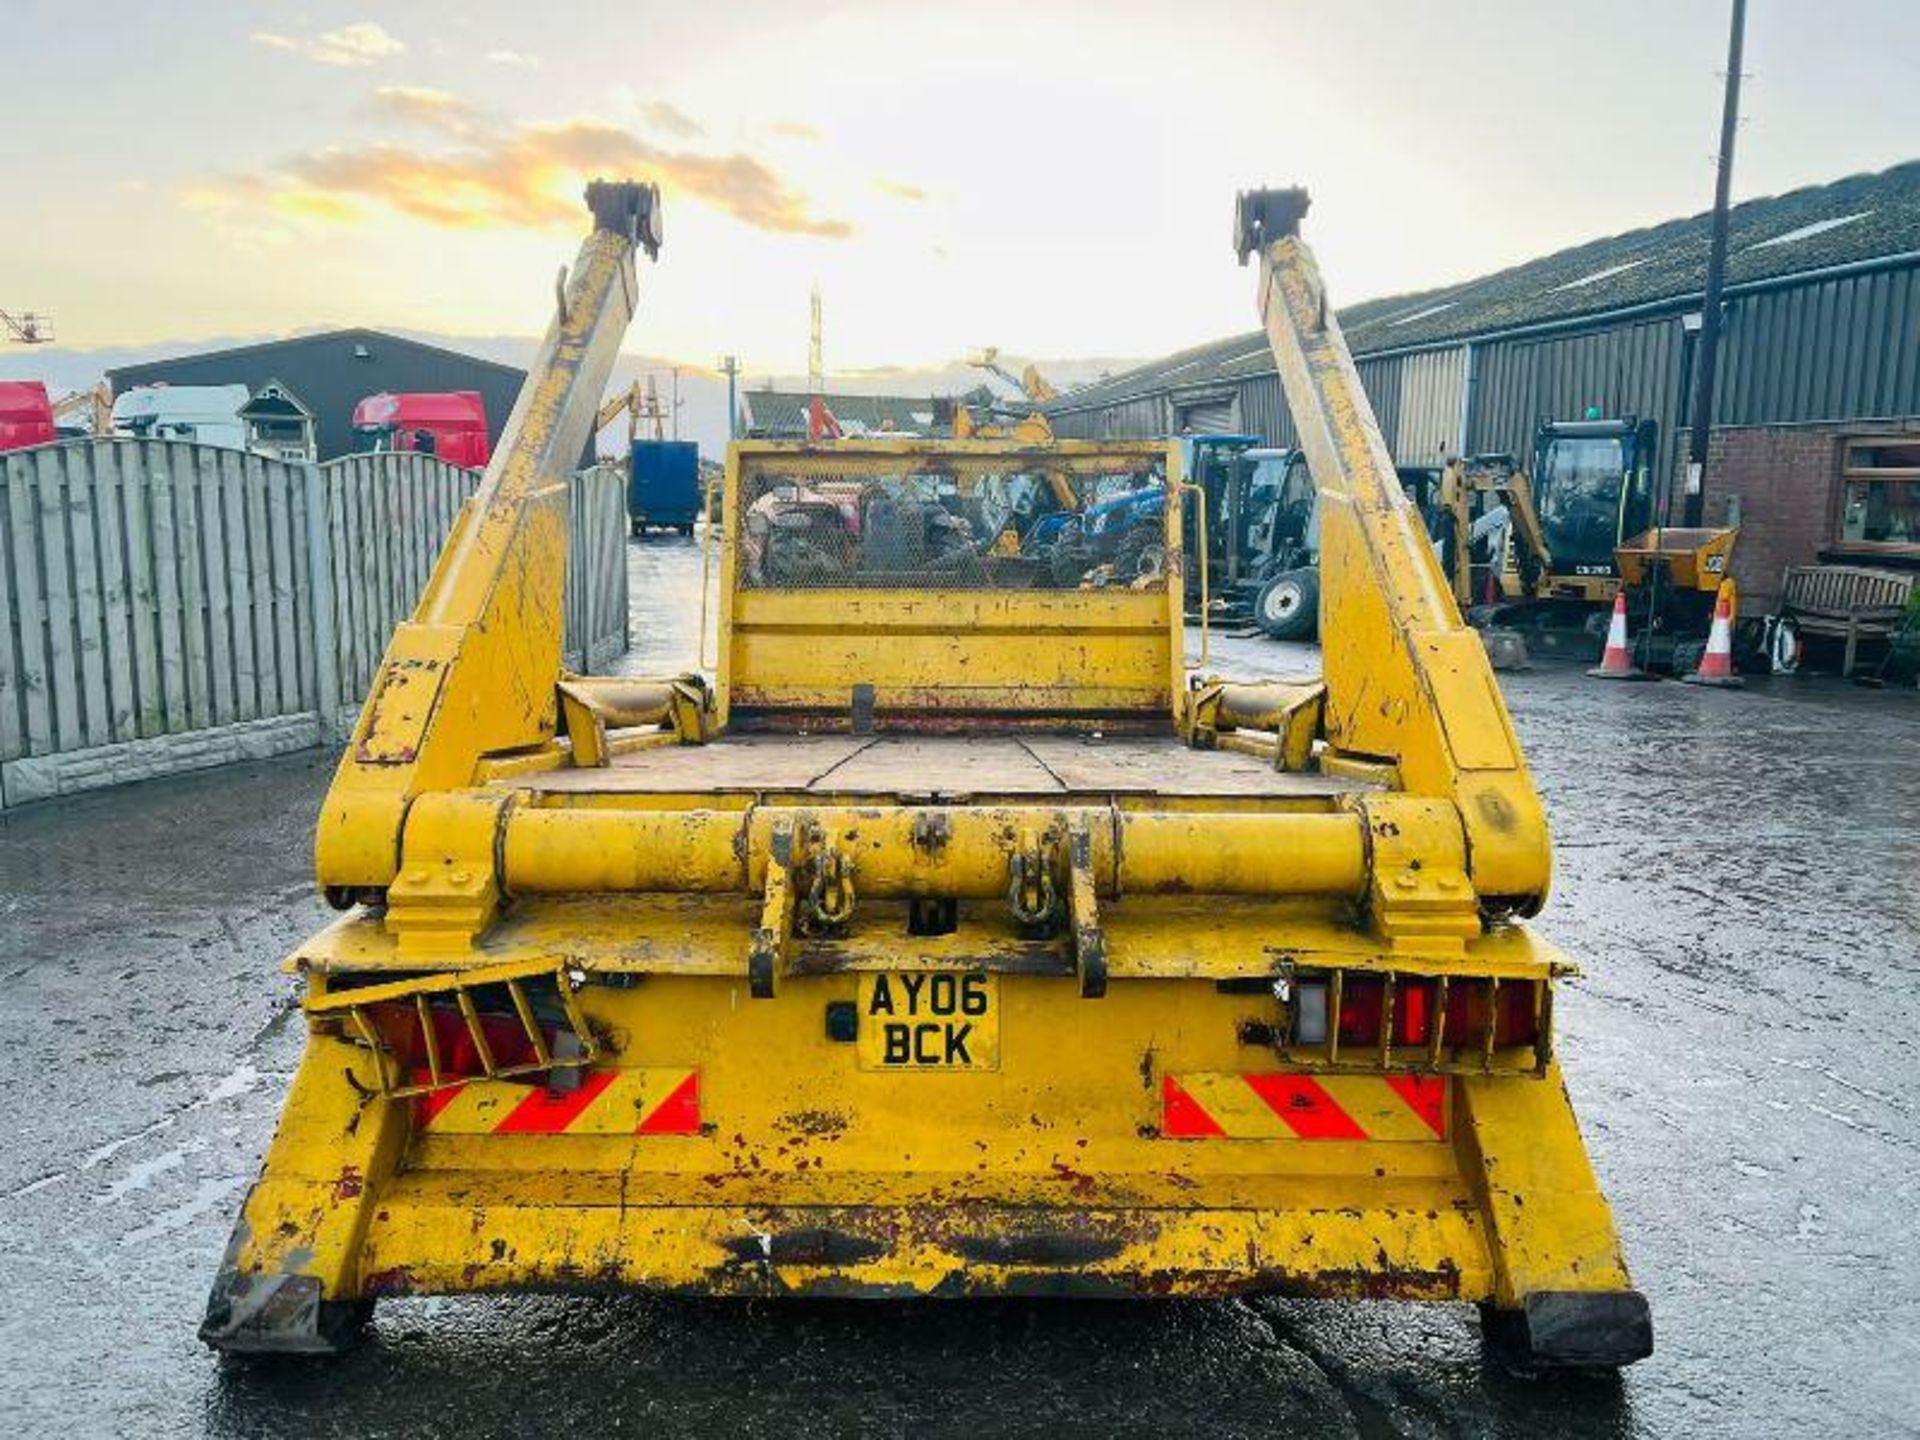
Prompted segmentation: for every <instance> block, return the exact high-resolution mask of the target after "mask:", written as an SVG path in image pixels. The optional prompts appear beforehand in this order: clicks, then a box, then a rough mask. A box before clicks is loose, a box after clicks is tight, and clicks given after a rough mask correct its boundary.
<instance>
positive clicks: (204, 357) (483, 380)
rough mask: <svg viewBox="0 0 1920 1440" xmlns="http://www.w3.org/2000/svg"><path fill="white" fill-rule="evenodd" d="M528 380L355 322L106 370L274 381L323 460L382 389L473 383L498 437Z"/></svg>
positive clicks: (250, 383)
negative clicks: (291, 399) (293, 402)
mask: <svg viewBox="0 0 1920 1440" xmlns="http://www.w3.org/2000/svg"><path fill="white" fill-rule="evenodd" d="M526 379H527V375H526V372H525V371H524V370H516V369H515V368H514V367H513V366H511V365H502V364H499V363H498V362H496V361H493V360H482V359H481V358H480V357H478V356H476V355H462V354H461V353H460V352H459V351H457V350H447V349H444V348H442V347H441V346H438V345H429V344H426V343H425V342H424V341H420V340H408V339H405V338H403V337H402V336H399V335H389V334H387V333H386V332H385V331H383V330H359V329H355V330H329V331H326V332H325V333H323V334H319V335H297V336H294V337H293V338H291V339H288V340H269V341H266V342H265V343H263V344H259V345H240V346H235V347H233V348H231V349H226V350H208V351H204V352H202V353H200V354H197V355H178V356H175V357H174V358H172V359H170V360H151V361H147V362H145V363H142V364H139V365H123V366H121V367H120V368H119V369H116V370H109V371H108V372H107V383H108V384H110V385H111V386H112V387H113V393H114V394H115V395H119V394H121V393H122V392H123V391H127V390H131V389H133V388H134V387H135V386H139V385H161V384H165V385H226V384H235V383H238V384H244V385H245V386H246V387H247V388H248V389H249V390H253V391H257V390H259V389H260V387H261V386H262V385H265V384H266V383H267V382H268V381H270V380H279V381H281V382H283V383H284V384H285V385H286V386H287V388H289V389H290V390H292V391H293V392H294V393H295V394H296V395H298V396H299V397H300V398H301V400H302V401H304V402H305V403H306V404H307V405H308V406H309V407H310V408H311V409H312V410H313V413H314V421H315V439H316V441H317V443H318V446H319V452H320V458H321V459H322V460H333V459H337V458H338V457H339V456H342V455H347V454H351V453H352V452H353V450H354V448H355V447H354V444H353V407H354V405H355V404H356V403H357V402H359V401H360V400H361V399H363V398H364V397H366V396H368V395H375V394H378V393H379V392H380V391H382V390H390V391H393V392H394V393H396V394H404V393H407V392H415V393H418V392H434V391H442V390H478V391H479V392H480V394H481V397H482V398H483V399H484V400H485V401H486V406H487V429H488V431H489V432H490V434H491V436H492V439H493V441H494V443H495V444H498V443H499V440H500V432H501V430H502V429H504V428H505V426H506V423H507V416H508V415H509V414H510V413H511V412H512V410H513V402H514V401H515V400H517V399H518V398H519V396H520V387H521V386H522V385H523V384H525V383H526ZM584 458H585V459H591V458H592V457H591V455H588V456H586V457H584Z"/></svg>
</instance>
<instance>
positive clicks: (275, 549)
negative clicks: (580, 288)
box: [0, 440, 627, 807]
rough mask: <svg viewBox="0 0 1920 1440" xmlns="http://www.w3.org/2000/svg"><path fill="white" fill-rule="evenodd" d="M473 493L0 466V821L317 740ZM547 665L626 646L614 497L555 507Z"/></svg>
mask: <svg viewBox="0 0 1920 1440" xmlns="http://www.w3.org/2000/svg"><path fill="white" fill-rule="evenodd" d="M476 478H477V477H476V476H475V475H474V474H473V473H472V472H469V471H465V470H460V469H456V468H455V467H453V466H450V465H447V464H445V463H444V462H442V461H439V460H436V459H434V458H432V457H430V456H423V455H359V456H352V457H349V458H347V459H344V460H336V461H333V462H331V463H329V464H326V465H313V464H305V463H288V462H285V461H280V460H271V459H267V458H265V457H263V456H259V455H248V454H244V453H242V452H240V451H236V450H223V449H217V448H214V447H211V446H203V445H188V444H184V443H180V442H176V441H149V440H100V441H78V442H72V443H68V444H62V445H48V446H40V447H36V448H34V449H30V450H19V451H14V452H11V453H9V454H6V455H0V602H3V603H4V606H5V613H4V616H0V807H4V806H7V805H16V804H21V803H23V802H25V801H28V800H37V799H43V798H46V797H48V796H52V795H60V794H66V793H70V792H72V791H76V790H85V789H92V788H95V787H97V786H100V785H108V784H114V783H118V782H120V781H124V780H132V779H142V778H146V777H147V776H151V775H156V774H166V773H170V772H173V771H177V770H186V769H197V768H200V767H203V766H206V765H213V764H219V763H223V762H224V761H227V760H231V759H238V758H243V757H249V756H257V755H265V754H278V753H282V752H285V751H289V750H295V749H302V748H306V747H308V746H312V745H317V744H322V743H325V742H327V741H330V740H333V739H336V738H338V737H339V736H340V735H342V734H343V733H344V732H345V730H346V729H347V728H349V727H350V726H351V724H352V721H353V717H354V715H355V714H356V713H357V711H358V709H359V702H360V698H361V697H362V696H363V695H364V694H365V692H366V689H367V686H368V685H369V684H370V683H371V682H372V678H373V672H374V669H375V668H376V667H377V665H378V664H379V660H380V656H381V654H382V652H383V651H384V650H385V648H386V643H387V637H388V635H389V634H390V633H391V632H392V630H393V627H394V625H395V624H396V623H397V622H398V621H399V620H401V619H402V618H404V617H405V616H406V615H407V614H409V613H411V611H412V609H413V605H414V602H415V600H416V599H417V598H418V596H419V594H420V591H421V590H422V588H424V586H425V584H426V580H427V576H428V575H429V573H430V572H431V571H432V568H433V562H434V559H435V557H436V556H437V555H438V554H439V551H440V546H441V543H442V542H443V541H444V540H445V538H446V536H447V532H448V531H449V530H450V529H451V527H452V525H453V521H454V517H455V515H456V514H457V513H458V511H459V508H460V504H461V502H462V501H463V500H464V499H465V498H466V497H467V496H468V495H469V494H470V493H471V492H472V489H473V486H474V483H475V480H476ZM572 518H573V523H572V549H571V554H570V556H569V566H568V579H567V597H566V619H567V634H566V646H567V651H568V656H567V663H568V664H570V665H573V666H575V667H577V668H591V667H593V666H597V665H600V664H604V663H605V662H606V661H607V660H608V659H610V658H611V657H612V656H614V655H617V654H620V653H621V652H623V651H624V650H625V649H626V643H627V641H626V634H627V579H626V574H627V572H626V544H625V537H626V494H625V486H624V484H623V482H622V477H621V476H620V475H619V474H618V472H615V471H610V470H606V469H599V468H596V469H595V470H591V471H587V472H585V473H583V474H582V475H581V476H580V477H578V479H577V482H576V484H575V486H574V489H573V505H572Z"/></svg>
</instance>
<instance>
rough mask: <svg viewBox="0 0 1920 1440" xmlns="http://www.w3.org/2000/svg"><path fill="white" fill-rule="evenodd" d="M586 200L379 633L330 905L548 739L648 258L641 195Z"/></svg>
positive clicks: (623, 190) (337, 801) (631, 187)
mask: <svg viewBox="0 0 1920 1440" xmlns="http://www.w3.org/2000/svg"><path fill="white" fill-rule="evenodd" d="M587 203H588V206H589V208H590V209H591V210H592V212H593V222H594V228H593V233H592V234H591V235H589V236H588V237H587V239H586V241H585V243H584V244H582V245H581V247H580V254H579V257H578V258H577V259H576V260H575V262H574V265H573V269H572V271H571V272H569V273H566V274H565V275H564V276H563V283H562V284H561V285H560V287H559V289H558V294H557V306H556V312H555V314H554V317H553V320H552V322H551V323H550V324H549V325H548V327H547V334H546V338H545V339H544V340H543V341H542V343H541V346H540V351H539V353H538V355H537V356H536V357H535V359H534V362H533V365H532V367H531V368H530V370H529V371H528V375H527V383H526V385H525V387H524V388H523V389H522V390H521V392H520V399H519V401H518V402H517V403H516V404H515V406H514V409H513V414H512V416H511V417H510V418H509V419H508V421H507V426H506V431H505V433H504V434H503V436H502V437H501V442H500V446H499V448H498V449H497V450H495V451H494V455H493V460H492V462H491V463H490V464H489V465H488V466H487V470H486V474H485V476H484V477H482V479H481V481H480V486H479V489H478V491H477V492H476V493H475V494H474V496H473V498H472V499H471V500H469V501H468V502H467V504H466V505H465V506H464V507H463V509H462V510H461V513H460V517H459V519H458V521H457V522H456V523H455V525H454V529H453V533H452V535H451V536H449V538H448V540H447V544H446V547H445V548H444V549H443V550H442V552H441V555H440V559H439V561H438V563H436V564H435V566H434V570H433V576H432V578H431V579H430V580H429V581H428V583H427V588H426V591H425V593H424V594H423V595H422V596H421V597H420V603H419V605H418V606H417V607H416V608H415V610H414V613H413V617H412V618H411V619H410V620H408V621H406V622H404V623H402V624H401V625H400V626H399V627H398V629H397V630H396V631H395V632H394V636H393V639H392V641H391V643H390V644H389V645H388V647H387V652H386V655H385V657H384V659H383V660H382V661H381V664H380V669H379V672H378V673H377V674H376V675H375V677H374V681H373V686H372V688H371V690H370V691H369V692H368V695H367V701H366V705H365V707H364V708H363V709H362V711H361V714H360V719H359V723H358V724H357V725H356V726H355V728H354V732H353V738H352V740H351V741H350V743H349V745H348V747H347V753H346V754H345V756H343V757H342V759H341V761H340V767H339V769H338V770H337V771H336V772H335V774H334V780H333V787H332V789H331V790H330V791H329V792H328V795H327V800H326V805H325V807H324V808H323V809H322V811H321V817H320V827H319V835H318V839H317V842H316V846H315V861H316V867H317V870H318V874H319V880H320V883H321V884H322V885H323V886H324V887H326V888H327V890H328V891H329V893H330V894H332V895H335V896H339V897H350V896H352V895H353V894H355V893H356V892H363V891H379V890H384V889H385V888H386V887H387V886H388V885H389V883H390V882H391V881H392V880H393V878H394V874H395V871H396V868H397V866H398V860H399V855H400V834H401V829H402V826H403V825H404V824H405V821H406V817H407V812H408V808H409V806H410V805H411V804H412V803H413V801H414V800H415V799H416V797H418V796H420V795H422V794H425V793H427V792H430V791H437V790H448V789H453V788H457V787H459V786H463V785H467V784H469V783H471V782H472V780H473V778H474V770H475V766H476V765H477V764H478V763H479V761H480V759H481V757H482V756H484V755H486V754H487V753H489V752H493V751H501V750H513V749H522V748H526V747H531V746H536V745H540V744H542V743H544V742H546V741H548V740H550V739H551V738H552V737H553V735H554V733H555V728H556V724H557V701H556V692H555V681H556V680H557V679H558V678H559V675H560V664H561V631H562V621H563V616H562V614H561V595H562V593H563V590H564V587H565V583H566V568H567V485H568V477H569V476H570V475H571V474H572V472H573V469H574V466H575V462H576V460H577V459H578V457H579V454H580V451H581V448H582V446H584V445H585V444H586V442H587V438H588V436H589V434H590V433H591V431H592V429H593V425H594V419H595V415H596V413H597V407H598V405H599V402H600V397H601V395H602V394H603V393H604V391H605V389H606V385H607V379H608V376H609V375H610V373H611V372H612V369H613V363H614V360H615V357H616V356H617V355H618V353H619V348H620V339H621V336H622V335H623V334H624V333H625V331H626V328H627V323H628V322H629V321H630V320H631V319H632V318H633V313H634V309H635V306H636V304H637V300H638V281H637V278H636V274H635V264H634V252H635V251H636V250H645V251H646V252H647V254H648V255H649V256H656V257H657V256H658V254H659V251H660V195H659V191H658V189H657V188H656V187H655V186H653V185H646V184H636V183H633V182H619V183H613V182H607V181H599V180H596V181H594V182H593V184H591V185H590V186H588V187H587Z"/></svg>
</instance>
